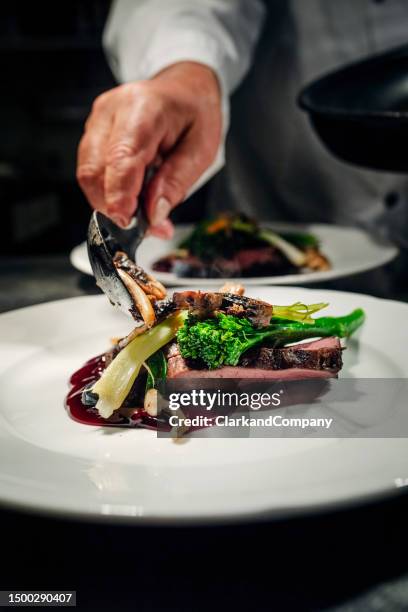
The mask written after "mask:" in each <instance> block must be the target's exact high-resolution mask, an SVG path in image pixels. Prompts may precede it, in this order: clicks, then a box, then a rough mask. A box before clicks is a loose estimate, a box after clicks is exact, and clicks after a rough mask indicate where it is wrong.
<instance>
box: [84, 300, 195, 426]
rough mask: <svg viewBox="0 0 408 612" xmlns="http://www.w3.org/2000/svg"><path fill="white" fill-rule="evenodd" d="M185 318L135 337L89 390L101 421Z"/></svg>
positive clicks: (180, 314) (178, 316)
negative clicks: (96, 399)
mask: <svg viewBox="0 0 408 612" xmlns="http://www.w3.org/2000/svg"><path fill="white" fill-rule="evenodd" d="M186 316H187V312H185V311H182V312H178V313H176V314H173V315H171V316H170V317H168V318H167V319H165V320H164V321H163V322H162V323H159V324H158V325H156V326H155V327H152V328H151V329H149V330H148V331H146V332H145V333H144V334H141V335H140V336H136V338H134V339H133V340H132V341H131V342H129V344H128V345H127V346H125V348H123V349H122V350H121V351H120V353H119V354H118V355H117V356H116V357H115V359H114V360H113V361H112V362H111V363H110V364H109V366H108V367H107V368H106V370H105V371H104V372H103V374H102V376H101V377H100V379H99V380H98V381H97V382H96V383H95V384H94V386H93V388H92V391H93V393H96V394H97V395H98V402H97V404H96V408H97V410H98V412H99V414H100V415H101V417H103V418H104V419H107V418H108V417H110V416H111V415H112V414H113V412H114V411H115V410H117V409H118V408H120V406H121V405H122V404H123V402H124V400H125V399H126V396H127V395H128V393H129V391H130V389H131V387H132V385H133V383H134V381H135V379H136V377H137V375H138V374H139V371H140V368H141V367H142V365H143V362H144V361H146V359H148V358H149V357H150V355H153V353H155V352H156V351H158V350H159V349H160V348H161V347H162V346H164V345H165V344H167V343H168V342H170V340H172V339H173V338H174V337H175V335H176V333H177V331H178V329H179V328H180V327H181V326H182V325H183V323H184V320H185V318H186Z"/></svg>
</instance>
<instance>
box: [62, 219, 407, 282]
mask: <svg viewBox="0 0 408 612" xmlns="http://www.w3.org/2000/svg"><path fill="white" fill-rule="evenodd" d="M263 225H264V226H266V227H270V228H271V229H274V230H275V231H278V232H279V231H287V232H290V231H305V232H310V233H312V234H315V235H316V236H317V238H318V239H319V240H320V243H321V248H322V251H323V253H324V254H325V255H327V257H328V258H329V259H330V261H331V264H332V268H331V270H327V271H325V272H305V273H302V274H287V275H285V276H263V277H253V278H244V279H237V282H239V281H240V280H242V282H243V283H245V284H246V285H293V284H295V285H296V284H304V283H312V282H313V283H317V282H320V281H327V280H333V279H335V278H340V277H342V276H348V275H350V274H356V273H358V272H364V271H366V270H370V269H372V268H377V267H379V266H382V265H383V264H385V263H387V262H388V261H390V260H391V259H393V258H394V257H395V256H396V255H397V253H398V249H397V248H396V247H395V246H394V245H392V244H390V243H385V242H383V243H381V242H379V241H377V240H375V239H374V238H372V237H371V236H370V235H369V234H368V233H366V232H364V231H363V230H360V229H355V228H350V227H339V226H337V225H322V224H312V225H298V224H294V223H290V224H288V223H273V224H267V223H265V224H263ZM192 227H193V226H192V225H179V226H177V227H176V230H175V234H174V237H173V238H172V240H161V239H159V238H155V237H153V236H149V237H147V238H145V239H144V241H143V242H142V244H141V246H140V247H139V250H138V253H137V263H138V264H140V265H141V266H142V268H144V269H145V270H146V272H149V273H152V272H153V271H152V264H153V263H154V262H155V261H156V260H157V259H159V258H160V257H162V256H163V255H167V253H169V251H171V250H173V249H174V248H175V247H176V246H177V245H178V244H179V242H180V241H181V240H182V239H183V238H184V237H185V236H186V235H187V234H188V233H189V232H190V231H191V229H192ZM70 258H71V263H72V265H73V266H74V267H75V268H77V269H78V270H80V271H81V272H84V273H85V274H92V270H91V266H90V264H89V261H88V254H87V250H86V243H85V242H84V243H82V244H80V245H78V246H77V247H75V248H74V249H73V250H72V252H71V256H70ZM153 274H154V275H155V276H156V278H157V279H158V280H160V281H161V282H162V283H164V284H165V285H167V286H168V287H169V286H174V285H186V284H188V285H192V286H196V287H200V286H203V284H209V283H214V279H201V278H179V277H177V276H175V275H174V274H170V273H167V272H153ZM216 280H217V282H219V283H222V282H224V281H226V280H228V279H216Z"/></svg>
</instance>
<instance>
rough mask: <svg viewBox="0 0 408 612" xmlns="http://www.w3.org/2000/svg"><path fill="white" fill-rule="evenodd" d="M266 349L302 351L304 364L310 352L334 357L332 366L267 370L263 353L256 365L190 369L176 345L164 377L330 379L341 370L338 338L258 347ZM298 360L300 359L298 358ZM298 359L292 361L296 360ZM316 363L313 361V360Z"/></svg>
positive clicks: (255, 358) (300, 354)
mask: <svg viewBox="0 0 408 612" xmlns="http://www.w3.org/2000/svg"><path fill="white" fill-rule="evenodd" d="M267 350H268V351H270V352H271V353H272V352H274V351H291V352H292V353H293V352H294V351H296V353H297V355H298V357H299V356H300V357H301V356H302V353H304V357H305V362H306V363H307V361H308V360H310V359H311V358H312V357H313V354H314V353H318V354H319V355H322V358H323V359H324V361H323V362H325V361H327V358H328V357H330V356H334V357H335V359H334V361H333V363H334V364H335V366H334V367H333V368H331V369H325V368H315V369H314V368H307V367H305V368H302V367H285V368H284V369H270V368H268V367H267V363H268V360H267V359H265V355H262V359H261V360H260V361H257V357H256V356H255V357H254V360H253V361H254V363H261V365H260V366H259V365H257V366H256V367H252V366H251V365H250V364H248V366H246V367H243V366H223V367H222V368H218V369H216V370H204V369H194V368H191V367H189V365H188V364H187V363H186V361H185V360H184V359H183V357H182V356H181V355H180V353H179V351H178V347H177V345H176V344H174V345H172V346H171V347H170V350H169V352H168V370H167V377H168V378H241V379H242V378H255V379H260V380H302V379H307V378H332V377H334V376H336V375H337V373H338V371H339V370H340V369H341V365H342V363H341V350H342V349H341V345H340V341H339V339H338V338H334V337H330V338H322V339H320V340H312V341H310V342H303V343H301V344H297V345H293V346H292V347H285V348H284V349H266V348H261V349H259V351H260V354H261V352H262V351H263V352H265V351H267ZM301 360H302V359H300V361H301ZM298 361H299V359H298V360H297V361H296V359H295V360H294V363H297V362H298ZM315 362H316V360H315Z"/></svg>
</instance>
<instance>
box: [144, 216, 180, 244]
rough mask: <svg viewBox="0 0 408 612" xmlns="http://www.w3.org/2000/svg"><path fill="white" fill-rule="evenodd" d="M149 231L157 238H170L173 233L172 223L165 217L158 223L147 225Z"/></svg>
mask: <svg viewBox="0 0 408 612" xmlns="http://www.w3.org/2000/svg"><path fill="white" fill-rule="evenodd" d="M149 233H150V234H152V236H156V237H157V238H163V239H164V240H170V238H173V235H174V225H173V223H172V222H171V221H170V219H165V220H164V221H163V222H162V223H160V224H159V225H151V226H150V227H149Z"/></svg>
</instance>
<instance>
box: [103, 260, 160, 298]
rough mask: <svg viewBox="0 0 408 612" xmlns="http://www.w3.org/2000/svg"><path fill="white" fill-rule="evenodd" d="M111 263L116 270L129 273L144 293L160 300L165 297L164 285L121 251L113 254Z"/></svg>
mask: <svg viewBox="0 0 408 612" xmlns="http://www.w3.org/2000/svg"><path fill="white" fill-rule="evenodd" d="M113 263H114V264H115V267H116V269H117V270H123V271H124V272H126V273H127V274H129V276H131V278H132V279H133V280H134V281H135V282H136V283H137V284H138V285H139V286H140V287H141V288H142V289H143V291H144V292H145V293H148V294H149V295H151V296H154V298H155V299H157V300H162V299H164V298H165V297H166V289H165V288H164V286H163V285H162V284H161V283H160V282H159V281H158V280H156V279H155V278H154V277H153V276H151V275H150V274H147V272H145V271H144V270H143V268H141V267H140V266H138V265H137V264H136V263H135V262H134V261H132V260H131V259H130V257H128V256H127V255H126V253H123V251H118V252H117V253H116V254H115V257H114V259H113Z"/></svg>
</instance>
